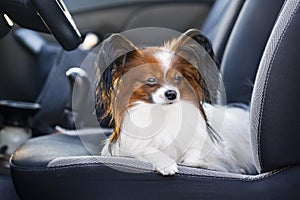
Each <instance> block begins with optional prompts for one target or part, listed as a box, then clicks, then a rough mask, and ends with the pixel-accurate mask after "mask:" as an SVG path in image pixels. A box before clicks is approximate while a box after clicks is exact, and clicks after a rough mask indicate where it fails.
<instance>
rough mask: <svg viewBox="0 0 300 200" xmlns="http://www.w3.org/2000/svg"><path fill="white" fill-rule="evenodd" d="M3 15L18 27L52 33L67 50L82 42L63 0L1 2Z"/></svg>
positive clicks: (1, 0)
mask: <svg viewBox="0 0 300 200" xmlns="http://www.w3.org/2000/svg"><path fill="white" fill-rule="evenodd" d="M0 2H1V4H2V5H1V8H0V12H1V14H2V15H3V14H6V15H7V16H9V17H10V18H11V19H12V20H13V21H14V22H16V23H17V24H18V25H20V26H23V27H25V28H30V29H34V30H37V31H42V32H51V33H52V34H53V35H54V37H55V38H56V40H57V41H58V42H59V43H60V44H61V46H62V47H63V48H64V49H65V50H73V49H75V48H76V47H78V45H79V44H80V43H81V42H82V37H81V34H80V32H79V30H78V28H77V27H76V25H75V22H74V21H73V19H72V16H71V14H70V13H69V11H68V9H67V7H66V6H65V4H64V2H63V1H62V0H14V1H11V0H0Z"/></svg>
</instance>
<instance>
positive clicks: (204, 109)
mask: <svg viewBox="0 0 300 200" xmlns="http://www.w3.org/2000/svg"><path fill="white" fill-rule="evenodd" d="M214 61H216V60H215V56H214V53H213V51H212V49H211V45H210V42H209V40H208V39H207V38H206V37H205V36H203V35H202V34H201V33H200V32H199V31H197V30H189V31H187V32H186V33H184V34H182V35H181V36H180V37H179V38H176V39H173V40H171V41H169V42H166V43H165V44H164V45H163V46H158V47H147V48H141V49H139V48H137V47H136V46H135V45H134V44H132V43H131V42H130V41H128V40H127V39H126V38H124V37H123V36H122V35H120V34H113V35H111V36H110V37H109V38H108V39H107V40H105V41H104V43H103V44H102V47H101V49H100V51H99V61H98V63H99V66H98V68H99V69H100V73H102V75H101V76H100V74H98V76H99V81H98V85H97V87H98V88H97V89H98V90H97V104H96V107H97V109H98V110H99V109H102V110H104V111H105V113H104V114H103V115H102V117H110V118H111V120H110V122H111V124H112V125H113V127H114V132H113V134H112V135H111V137H110V138H109V139H108V140H107V141H106V144H105V146H104V148H103V150H102V152H101V155H105V156H127V157H134V158H136V159H138V160H142V161H146V162H150V163H151V164H152V165H153V168H154V170H156V171H158V172H159V173H161V174H163V175H173V174H175V173H176V172H178V166H177V164H180V165H186V166H192V167H200V168H206V169H211V170H219V171H225V172H233V173H247V174H253V173H255V172H256V171H255V167H254V160H253V157H252V151H251V147H250V136H249V121H248V120H249V119H248V118H249V116H248V115H249V113H248V111H246V110H243V109H240V108H229V107H224V106H214V105H211V104H209V103H205V102H206V101H207V100H208V99H209V98H208V97H207V96H208V94H209V93H208V92H207V89H208V87H207V84H209V83H207V82H208V81H209V80H208V79H209V78H207V77H204V76H203V75H202V73H201V70H202V71H203V69H204V70H205V68H207V70H210V69H209V68H210V67H212V66H211V65H215V64H216V62H214ZM106 67H107V68H106ZM201 67H202V68H201ZM216 77H218V76H216ZM215 81H218V80H215ZM213 127H221V128H219V130H218V131H215V130H214V128H213ZM216 132H218V133H216Z"/></svg>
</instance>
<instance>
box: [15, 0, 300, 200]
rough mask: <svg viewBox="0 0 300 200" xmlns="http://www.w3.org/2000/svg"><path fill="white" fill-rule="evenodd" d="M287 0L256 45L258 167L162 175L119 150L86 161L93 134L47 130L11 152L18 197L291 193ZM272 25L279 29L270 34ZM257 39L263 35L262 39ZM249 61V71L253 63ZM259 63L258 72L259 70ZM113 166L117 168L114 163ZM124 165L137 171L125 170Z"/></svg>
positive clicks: (294, 95)
mask: <svg viewBox="0 0 300 200" xmlns="http://www.w3.org/2000/svg"><path fill="white" fill-rule="evenodd" d="M251 2H254V3H253V5H258V4H257V3H258V2H257V1H248V3H249V4H248V6H250V3H251ZM260 2H263V1H260ZM272 2H273V3H274V1H272ZM278 2H279V1H276V3H278ZM287 2H288V3H287V4H288V5H289V6H287V4H285V7H284V9H283V11H282V13H281V15H280V16H279V18H278V21H277V23H276V26H275V28H274V30H273V32H272V35H271V38H270V40H269V42H268V45H267V48H266V50H265V52H264V56H263V59H262V63H261V65H260V67H259V70H258V72H259V73H258V78H257V80H256V83H255V86H254V95H253V99H252V104H251V117H252V118H251V123H252V124H251V125H252V133H253V135H254V137H256V138H254V139H256V140H253V141H254V144H253V145H256V144H257V146H255V148H256V150H257V153H258V154H257V156H258V161H259V162H260V163H259V164H260V165H261V167H262V170H263V171H264V173H262V174H259V175H253V176H249V175H245V176H242V175H232V174H226V173H218V172H213V171H207V170H206V171H205V170H202V172H203V173H202V174H201V173H194V174H193V173H184V172H183V171H179V173H178V174H176V175H175V176H171V177H162V176H160V175H158V174H155V173H153V172H152V170H151V169H148V168H144V167H140V166H139V165H138V163H137V162H132V163H131V164H132V165H131V166H128V165H125V164H124V163H120V162H119V163H118V162H114V161H116V160H118V159H119V158H110V159H111V163H110V165H109V166H108V165H106V164H103V163H101V162H90V161H87V159H86V157H85V156H89V155H91V154H94V153H95V154H97V152H98V151H99V149H98V148H99V146H100V143H101V142H100V141H94V140H93V139H87V138H86V139H87V140H83V139H82V138H78V137H76V136H66V135H50V136H46V137H40V138H37V139H33V140H30V141H28V142H27V143H25V144H24V145H23V146H22V147H20V148H19V149H18V150H17V152H16V153H15V154H14V155H13V157H12V159H11V170H12V175H13V180H14V183H15V186H16V189H17V191H18V194H19V195H20V197H21V198H22V199H30V200H32V199H172V200H174V199H263V200H265V199H299V197H300V190H299V188H300V179H299V177H300V166H299V164H300V163H299V161H300V159H299V153H298V152H299V146H298V144H299V142H300V138H299V134H298V131H299V128H300V127H299V126H300V123H299V117H298V115H299V108H298V107H297V102H298V98H299V88H298V87H299V79H298V77H299V75H300V74H299V71H300V70H299V67H298V66H299V65H300V63H299V62H300V59H299V56H298V57H297V54H298V52H299V45H297V44H298V43H299V39H298V37H297V36H298V35H299V34H300V28H299V24H300V23H299V20H300V15H299V5H300V0H288V1H287ZM274 4H275V3H274ZM262 5H263V3H262ZM295 6H296V7H295ZM269 8H270V9H271V6H269ZM293 9H295V10H296V11H295V12H294V11H293ZM290 11H291V12H294V13H292V14H293V15H291V16H292V18H291V20H288V23H286V24H284V26H283V25H278V24H280V22H281V21H282V19H284V18H286V17H287V16H288V14H287V13H289V12H290ZM245 12H246V11H245V10H244V13H245ZM255 13H256V12H255ZM255 13H254V14H255ZM248 14H249V13H248ZM249 15H250V14H249ZM253 18H254V16H253ZM283 21H284V20H283ZM246 25H247V24H246ZM237 26H241V25H237ZM264 26H266V25H264ZM261 30H262V31H263V30H265V29H261ZM237 31H238V30H235V32H237ZM280 32H283V33H284V34H282V35H279V36H280V37H278V33H280ZM276 37H278V38H279V39H280V40H278V41H275V42H274V43H273V42H272V38H276ZM239 39H240V38H239V37H238V38H236V40H237V43H238V42H241V40H239ZM231 40H232V41H231V42H230V43H231V44H232V43H235V42H234V41H233V38H232V39H231ZM257 42H263V43H265V41H264V40H263V41H260V40H257ZM237 43H236V44H237ZM242 43H243V41H242ZM231 44H229V45H231ZM274 46H275V48H274ZM243 48H248V46H243ZM257 48H258V50H259V49H260V47H257ZM253 51H254V50H253ZM268 59H270V60H271V62H270V63H269V64H268V63H267V62H263V61H264V60H268ZM236 67H237V66H236ZM252 67H253V68H255V71H256V67H257V66H256V65H254V66H252ZM266 69H268V70H267V71H266V72H267V73H266V74H265V75H266V76H262V75H261V74H264V73H262V72H265V70H266ZM238 71H239V70H238V69H237V68H236V69H235V70H234V71H231V73H235V74H236V76H242V75H241V74H239V73H238ZM242 71H243V70H242ZM243 73H245V72H243ZM247 75H248V74H247ZM232 76H233V74H232ZM245 77H248V76H244V78H245ZM228 80H229V79H228ZM230 80H231V81H233V80H232V79H230ZM241 80H243V79H241ZM235 84H241V82H236V83H235ZM239 91H242V90H239ZM256 108H259V109H257V110H256ZM256 125H257V126H256ZM255 128H257V129H255ZM94 136H95V135H94ZM98 138H100V137H98ZM83 141H84V143H82V142H83ZM97 145H98V146H97ZM72 156H76V159H77V160H81V162H79V163H64V162H61V163H60V164H58V165H51V163H53V162H55V160H54V161H53V159H54V158H61V159H63V157H67V158H69V157H72ZM99 157H100V156H98V158H99ZM102 158H103V157H102ZM56 161H57V159H56ZM56 164H57V163H56ZM112 167H113V168H112ZM115 167H118V169H119V170H116V169H114V168H115ZM187 168H188V169H190V170H191V171H193V170H192V169H191V168H189V167H187ZM128 170H131V172H132V171H135V172H143V173H127V172H126V171H128ZM270 170H272V171H270Z"/></svg>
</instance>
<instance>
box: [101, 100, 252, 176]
mask: <svg viewBox="0 0 300 200" xmlns="http://www.w3.org/2000/svg"><path fill="white" fill-rule="evenodd" d="M204 108H205V111H206V114H207V116H208V120H209V123H210V124H211V125H212V126H213V127H215V128H216V129H217V131H218V132H219V134H220V136H221V138H222V140H220V141H219V142H214V141H212V139H211V137H210V136H209V133H208V130H207V125H206V122H205V120H204V119H203V117H202V115H201V113H200V111H199V109H197V108H196V107H195V106H194V105H193V104H192V103H189V102H186V101H180V102H178V103H174V104H170V105H159V104H147V103H139V104H137V105H136V106H134V107H133V108H130V109H129V110H128V112H126V113H125V114H124V118H123V122H122V126H121V132H120V137H119V139H118V140H117V141H116V142H113V143H110V142H109V141H107V144H106V145H105V146H104V148H103V150H102V152H101V154H102V155H112V156H128V157H134V158H136V159H139V160H142V161H146V162H150V163H152V165H153V167H154V169H155V170H157V171H159V172H160V173H161V174H163V175H171V174H174V173H176V172H177V171H178V169H177V164H182V165H187V166H193V167H201V168H206V169H213V170H220V171H228V172H235V173H254V172H255V168H254V165H253V163H254V161H253V158H252V152H251V148H250V143H249V140H250V138H249V128H248V113H247V112H246V111H244V110H242V109H238V108H228V109H225V107H213V106H211V105H208V104H207V105H206V106H205V107H204Z"/></svg>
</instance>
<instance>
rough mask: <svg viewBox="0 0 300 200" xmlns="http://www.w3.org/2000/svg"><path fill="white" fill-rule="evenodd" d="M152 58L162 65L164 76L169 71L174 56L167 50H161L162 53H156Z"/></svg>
mask: <svg viewBox="0 0 300 200" xmlns="http://www.w3.org/2000/svg"><path fill="white" fill-rule="evenodd" d="M154 56H155V58H156V59H157V60H158V61H159V62H160V64H161V65H162V68H163V71H164V73H165V74H166V73H167V71H168V69H170V67H171V61H172V58H173V56H174V54H173V53H172V52H169V51H167V50H162V51H159V52H157V53H156V54H155V55H154Z"/></svg>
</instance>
